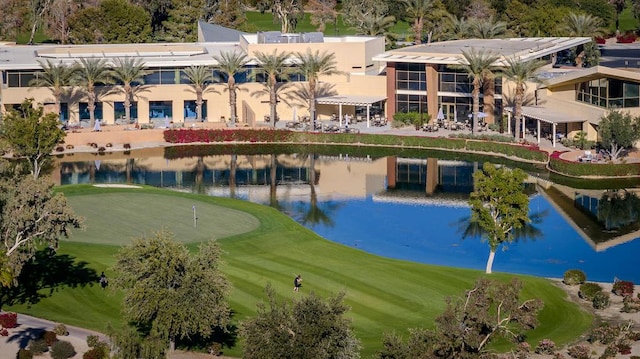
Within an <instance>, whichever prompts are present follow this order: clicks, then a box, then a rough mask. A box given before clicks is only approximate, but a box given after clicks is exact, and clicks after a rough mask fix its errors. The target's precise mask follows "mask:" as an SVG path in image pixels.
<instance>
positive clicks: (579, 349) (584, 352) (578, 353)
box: [567, 344, 590, 359]
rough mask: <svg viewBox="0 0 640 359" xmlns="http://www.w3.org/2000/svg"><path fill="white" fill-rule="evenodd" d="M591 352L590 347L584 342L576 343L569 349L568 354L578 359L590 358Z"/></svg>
mask: <svg viewBox="0 0 640 359" xmlns="http://www.w3.org/2000/svg"><path fill="white" fill-rule="evenodd" d="M589 353H590V350H589V347H588V346H586V345H584V344H578V345H574V346H572V347H569V349H567V354H569V356H570V357H572V358H576V359H589V357H590V355H589Z"/></svg>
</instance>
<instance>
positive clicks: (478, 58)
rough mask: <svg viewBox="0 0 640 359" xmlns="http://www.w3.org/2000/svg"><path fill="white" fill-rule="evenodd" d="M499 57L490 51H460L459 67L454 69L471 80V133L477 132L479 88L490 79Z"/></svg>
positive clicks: (473, 49) (472, 49)
mask: <svg viewBox="0 0 640 359" xmlns="http://www.w3.org/2000/svg"><path fill="white" fill-rule="evenodd" d="M498 58H499V56H498V55H495V54H493V53H492V52H491V51H486V50H484V49H480V50H476V49H475V48H473V47H472V48H471V50H469V51H465V50H463V51H462V59H460V61H459V65H457V66H456V68H459V69H461V70H464V71H465V72H466V73H467V74H468V75H469V77H470V78H471V80H472V84H473V90H472V91H471V96H472V97H473V124H472V126H473V127H472V129H471V131H472V133H473V134H475V132H476V131H477V130H478V112H479V111H480V88H481V87H482V85H483V83H484V81H485V79H486V78H491V77H492V76H493V72H494V70H495V69H496V66H495V65H494V64H493V63H494V62H496V60H498Z"/></svg>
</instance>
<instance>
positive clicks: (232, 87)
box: [213, 51, 249, 122]
mask: <svg viewBox="0 0 640 359" xmlns="http://www.w3.org/2000/svg"><path fill="white" fill-rule="evenodd" d="M213 58H214V60H216V61H217V62H218V64H217V65H216V66H215V67H214V68H215V69H216V70H218V71H219V72H220V73H222V74H224V75H225V76H226V77H227V83H226V86H225V91H227V92H229V119H230V120H231V122H236V119H237V117H238V116H237V112H238V110H237V95H238V90H240V88H239V87H238V84H237V83H236V79H235V77H234V76H235V75H236V74H238V73H240V72H242V71H243V70H244V67H245V66H246V65H247V63H248V62H249V58H248V57H247V55H245V54H244V53H242V52H237V51H229V52H222V53H220V55H214V56H213Z"/></svg>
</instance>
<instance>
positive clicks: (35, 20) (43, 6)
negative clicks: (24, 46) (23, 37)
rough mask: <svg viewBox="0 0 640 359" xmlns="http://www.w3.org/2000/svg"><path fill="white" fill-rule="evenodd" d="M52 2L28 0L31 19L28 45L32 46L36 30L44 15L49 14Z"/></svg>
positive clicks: (47, 0) (50, 0)
mask: <svg viewBox="0 0 640 359" xmlns="http://www.w3.org/2000/svg"><path fill="white" fill-rule="evenodd" d="M51 2H52V0H29V5H30V6H29V10H30V12H29V15H30V17H31V32H30V33H29V42H28V44H29V45H33V38H34V37H35V35H36V30H38V27H40V24H41V23H42V20H43V18H44V16H45V14H46V13H48V12H49V9H50V7H51Z"/></svg>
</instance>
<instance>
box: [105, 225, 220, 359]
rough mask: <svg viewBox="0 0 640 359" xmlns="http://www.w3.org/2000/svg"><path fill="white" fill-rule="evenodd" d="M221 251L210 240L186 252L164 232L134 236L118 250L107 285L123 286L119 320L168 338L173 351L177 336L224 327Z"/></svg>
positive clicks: (151, 336) (181, 336)
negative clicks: (110, 281) (150, 235)
mask: <svg viewBox="0 0 640 359" xmlns="http://www.w3.org/2000/svg"><path fill="white" fill-rule="evenodd" d="M220 254H221V250H220V248H219V246H218V245H217V243H216V242H215V241H209V242H207V243H204V244H201V245H200V250H199V251H198V253H197V254H195V255H190V253H189V250H188V248H187V247H186V246H185V245H184V244H182V243H180V242H178V241H176V240H175V239H174V237H173V235H172V234H170V233H168V232H166V231H160V232H157V233H155V235H154V236H152V237H149V238H144V237H142V238H138V239H135V240H134V241H133V243H132V244H130V245H129V246H126V247H123V248H122V249H121V250H120V252H119V253H118V255H117V257H116V265H115V266H114V268H113V272H114V273H115V276H114V278H113V280H112V283H113V285H114V287H115V288H119V289H123V290H124V298H123V301H122V311H123V316H124V318H125V319H126V320H127V321H129V322H130V323H132V324H134V325H135V326H136V327H137V328H145V330H148V332H147V333H145V334H147V336H148V337H150V338H157V339H159V340H162V341H164V342H165V343H167V342H170V343H171V346H170V348H171V349H172V350H173V349H174V348H175V341H176V339H182V338H186V337H189V336H190V335H194V334H198V335H201V336H203V337H209V336H210V335H211V334H212V332H213V330H214V329H215V328H221V329H223V330H226V326H227V325H228V324H229V316H230V312H229V306H228V304H227V300H226V296H227V294H228V288H229V283H228V282H227V280H226V278H225V277H224V275H223V274H222V272H221V270H220V268H219V265H220Z"/></svg>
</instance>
